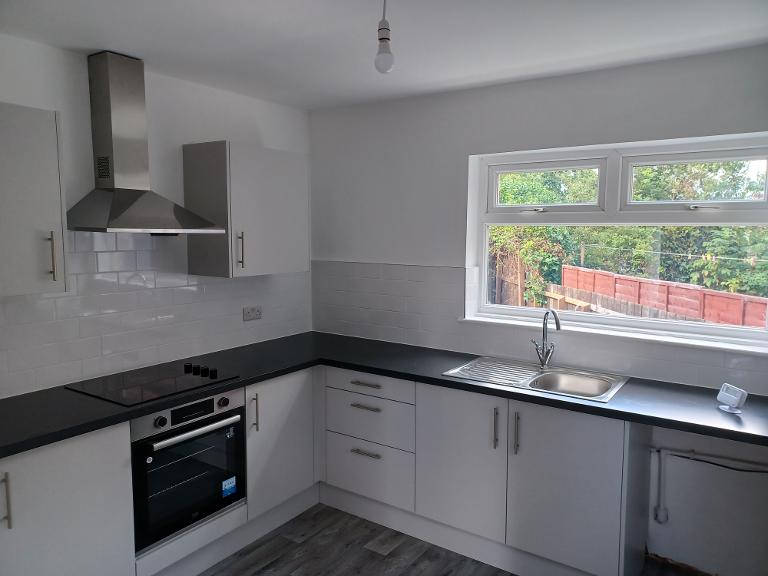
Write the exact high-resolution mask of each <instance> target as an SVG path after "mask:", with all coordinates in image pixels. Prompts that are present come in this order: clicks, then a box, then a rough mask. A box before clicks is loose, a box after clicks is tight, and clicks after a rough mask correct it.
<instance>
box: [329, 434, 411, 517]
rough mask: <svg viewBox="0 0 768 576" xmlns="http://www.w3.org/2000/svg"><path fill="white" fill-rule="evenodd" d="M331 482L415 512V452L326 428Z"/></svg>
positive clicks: (333, 484) (344, 488)
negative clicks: (367, 440)
mask: <svg viewBox="0 0 768 576" xmlns="http://www.w3.org/2000/svg"><path fill="white" fill-rule="evenodd" d="M326 450H327V466H328V471H327V479H326V481H327V482H328V484H331V485H332V486H336V487H338V488H341V489H343V490H349V491H350V492H355V493H357V494H360V495H361V496H366V497H367V498H371V499H373V500H377V501H379V502H383V503H385V504H389V505H391V506H395V507H396V508H402V509H403V510H408V511H410V512H413V499H414V491H415V484H416V476H415V466H416V463H415V456H414V455H413V454H411V453H410V452H403V451H402V450H397V449H395V448H388V447H386V446H381V445H379V444H373V443H372V442H366V441H364V440H357V439H356V438H350V437H349V436H343V435H342V434H336V433H335V432H326Z"/></svg>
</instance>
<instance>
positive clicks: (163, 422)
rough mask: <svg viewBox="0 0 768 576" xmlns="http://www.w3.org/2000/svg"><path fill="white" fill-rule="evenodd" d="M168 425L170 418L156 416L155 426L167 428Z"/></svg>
mask: <svg viewBox="0 0 768 576" xmlns="http://www.w3.org/2000/svg"><path fill="white" fill-rule="evenodd" d="M167 425H168V418H166V417H165V416H158V417H157V418H155V428H165V427H166V426H167Z"/></svg>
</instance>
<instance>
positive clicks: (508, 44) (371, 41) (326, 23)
mask: <svg viewBox="0 0 768 576" xmlns="http://www.w3.org/2000/svg"><path fill="white" fill-rule="evenodd" d="M380 16H381V0H271V1H267V0H0V32H1V33H6V34H11V35H15V36H21V37H25V38H29V39H32V40H37V41H39V42H44V43H47V44H52V45H54V46H59V47H63V48H69V49H74V50H78V51H83V52H92V51H96V50H99V49H109V50H114V51H117V52H122V53H127V54H131V55H134V56H137V57H140V58H143V59H144V60H145V61H146V65H147V67H148V68H150V69H152V70H154V71H157V72H160V73H163V74H168V75H171V76H177V77H180V78H185V79H188V80H192V81H197V82H201V83H204V84H208V85H211V86H216V87H220V88H224V89H228V90H232V91H235V92H240V93H243V94H249V95H252V96H256V97H259V98H265V99H269V100H274V101H278V102H284V103H286V104H292V105H298V106H301V107H305V108H317V107H326V106H334V105H339V104H345V103H352V102H360V101H366V100H376V99H385V98H394V97H399V96H406V95H412V94H420V93H427V92H434V91H442V90H451V89H457V88H463V87H468V86H476V85H482V84H494V83H500V82H506V81H512V80H517V79H522V78H531V77H539V76H549V75H556V74H563V73H568V72H574V71H580V70H588V69H595V68H603V67H610V66H616V65H621V64H626V63H630V62H641V61H648V60H657V59H663V58H669V57H673V56H678V55H684V54H693V53H699V52H708V51H714V50H720V49H725V48H730V47H736V46H744V45H749V44H756V43H760V42H763V41H768V1H766V0H728V1H724V0H389V7H388V17H389V20H390V23H391V26H392V51H393V52H394V54H395V69H394V70H393V71H392V72H391V73H390V74H388V75H381V74H379V73H377V72H376V71H375V70H374V68H373V56H374V54H375V52H376V29H377V23H378V20H379V18H380Z"/></svg>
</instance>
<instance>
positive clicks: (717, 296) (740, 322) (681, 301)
mask: <svg viewBox="0 0 768 576" xmlns="http://www.w3.org/2000/svg"><path fill="white" fill-rule="evenodd" d="M562 283H563V284H562V286H563V288H566V289H575V290H578V293H579V294H581V296H583V297H584V298H583V299H584V300H586V301H589V302H590V303H593V304H596V305H598V304H597V302H593V300H594V299H593V298H592V297H589V298H586V296H587V295H589V294H595V295H597V296H603V297H606V298H607V299H604V300H602V302H601V304H599V305H600V307H602V308H605V309H608V310H613V311H615V312H618V313H622V314H623V313H627V314H630V315H632V316H646V317H657V318H662V317H663V318H680V319H687V320H704V321H706V322H716V323H719V324H735V325H737V326H754V327H762V328H764V327H766V312H767V311H768V298H761V297H758V296H747V295H744V294H732V293H730V292H722V291H719V290H710V289H708V288H704V287H702V286H697V285H695V284H684V283H682V282H669V281H667V280H653V279H649V278H639V277H637V276H624V275H622V274H613V273H612V272H604V271H602V270H591V269H589V268H581V267H579V266H569V265H564V266H563V278H562ZM550 290H556V289H555V288H553V287H550ZM571 297H572V298H574V297H576V296H575V293H574V294H572V295H571ZM605 304H609V305H611V306H615V308H610V307H606V306H605ZM630 304H635V305H638V306H639V307H638V308H637V309H635V310H636V311H637V312H644V313H640V314H635V313H633V312H632V311H630V307H629V305H630ZM622 308H626V309H627V312H624V310H622ZM652 311H658V312H664V316H655V315H654V312H652Z"/></svg>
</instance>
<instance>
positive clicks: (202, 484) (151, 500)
mask: <svg viewBox="0 0 768 576" xmlns="http://www.w3.org/2000/svg"><path fill="white" fill-rule="evenodd" d="M243 418H244V413H243V409H242V408H238V409H236V410H231V411H229V412H225V413H220V414H217V415H216V416H215V417H211V418H206V419H204V420H201V421H198V422H194V423H192V424H189V425H187V426H183V427H180V428H177V429H175V430H171V431H168V432H166V433H165V434H158V435H157V436H152V437H150V438H146V439H143V440H140V441H137V442H134V443H133V444H132V463H133V492H134V520H135V531H136V551H137V552H138V551H139V550H142V549H143V548H146V547H147V546H149V545H151V544H154V543H155V542H157V541H159V540H162V539H163V538H165V537H166V536H169V535H171V534H173V533H174V532H177V531H179V530H181V529H183V528H186V527H187V526H189V525H191V524H194V523H195V522H197V521H198V520H201V519H202V518H205V517H206V516H209V515H211V514H213V513H214V512H217V511H218V510H221V509H222V508H225V507H226V506H229V505H230V504H232V503H233V502H236V501H237V500H240V499H241V498H243V497H244V496H245V490H246V485H245V445H244V443H245V435H244V433H243V430H244V428H243Z"/></svg>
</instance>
